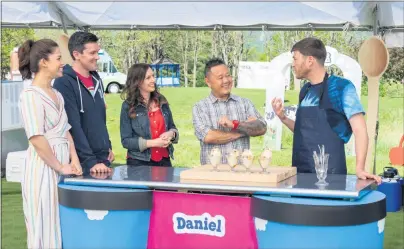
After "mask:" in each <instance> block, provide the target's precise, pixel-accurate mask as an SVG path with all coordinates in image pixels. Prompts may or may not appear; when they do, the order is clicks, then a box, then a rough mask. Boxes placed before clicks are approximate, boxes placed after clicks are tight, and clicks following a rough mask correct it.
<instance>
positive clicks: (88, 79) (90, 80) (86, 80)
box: [76, 72, 94, 92]
mask: <svg viewBox="0 0 404 249" xmlns="http://www.w3.org/2000/svg"><path fill="white" fill-rule="evenodd" d="M76 74H77V77H79V79H80V80H81V82H83V85H85V86H86V87H87V89H88V90H89V91H90V92H92V91H94V82H93V77H92V76H91V74H90V75H89V76H88V77H84V76H83V75H81V74H79V73H78V72H76Z"/></svg>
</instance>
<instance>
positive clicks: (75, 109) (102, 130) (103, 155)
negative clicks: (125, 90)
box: [53, 65, 112, 172]
mask: <svg viewBox="0 0 404 249" xmlns="http://www.w3.org/2000/svg"><path fill="white" fill-rule="evenodd" d="M90 74H91V75H92V76H93V82H94V89H95V91H94V92H95V94H94V96H93V95H92V94H91V92H90V91H89V90H88V89H87V88H86V87H85V86H84V84H83V83H82V82H81V81H80V80H79V78H78V76H77V74H76V72H75V71H74V70H73V68H72V67H71V66H70V65H65V66H64V68H63V76H62V77H60V78H57V79H56V80H55V83H54V84H53V87H54V88H55V89H56V90H58V91H59V92H60V93H61V94H62V95H63V98H64V100H65V109H66V113H67V117H68V119H69V124H70V125H71V126H72V128H71V130H70V133H71V134H72V137H73V141H74V145H75V147H76V151H77V154H78V156H79V159H80V163H81V165H82V167H83V171H84V172H88V171H89V170H90V169H91V168H92V167H93V166H94V165H95V164H97V163H104V164H105V165H107V166H110V162H109V161H108V155H109V149H111V148H112V146H111V141H110V139H109V135H108V130H107V124H106V110H105V101H104V89H103V84H102V81H101V78H100V76H99V75H98V73H97V72H90Z"/></svg>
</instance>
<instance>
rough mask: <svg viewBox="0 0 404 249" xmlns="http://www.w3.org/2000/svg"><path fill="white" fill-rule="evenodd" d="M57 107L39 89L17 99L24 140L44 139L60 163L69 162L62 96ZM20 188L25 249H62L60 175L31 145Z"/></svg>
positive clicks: (59, 95) (25, 93)
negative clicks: (25, 233) (40, 136)
mask: <svg viewBox="0 0 404 249" xmlns="http://www.w3.org/2000/svg"><path fill="white" fill-rule="evenodd" d="M54 91H55V93H56V95H57V99H58V104H59V106H57V104H56V103H55V102H54V101H53V100H52V98H51V97H49V96H48V95H47V94H46V93H45V92H44V91H43V90H42V89H41V88H39V87H37V86H29V87H27V88H26V89H24V90H23V92H22V93H21V95H20V111H21V114H22V118H23V122H24V128H25V132H26V135H27V138H28V139H29V138H31V137H32V136H36V135H42V136H44V137H45V138H46V139H47V140H48V142H49V145H50V147H51V149H52V151H53V153H54V155H55V156H56V158H57V159H58V160H59V161H60V162H61V163H62V164H67V163H69V161H70V153H69V151H70V150H69V142H68V139H67V132H68V130H69V129H70V125H69V124H68V119H67V115H66V112H65V109H64V100H63V97H62V95H61V94H60V93H59V92H57V91H56V90H54ZM21 179H22V180H21V188H22V197H23V209H24V216H25V224H26V229H27V244H28V248H35V249H38V248H43V249H48V248H62V241H61V232H60V219H59V206H58V205H59V203H58V192H57V185H58V179H59V175H58V173H57V172H56V171H55V170H53V169H52V168H51V167H49V166H47V165H46V164H45V162H44V161H43V160H42V159H41V158H40V157H39V155H38V153H37V152H36V151H35V148H34V147H33V145H32V144H31V143H30V144H29V147H28V150H27V157H26V162H25V168H23V170H22V177H21Z"/></svg>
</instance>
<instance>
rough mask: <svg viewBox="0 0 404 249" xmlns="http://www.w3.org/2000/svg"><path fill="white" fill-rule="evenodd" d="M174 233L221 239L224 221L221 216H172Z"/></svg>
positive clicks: (204, 214) (205, 214)
mask: <svg viewBox="0 0 404 249" xmlns="http://www.w3.org/2000/svg"><path fill="white" fill-rule="evenodd" d="M173 227H174V232H175V233H177V234H184V233H187V234H203V235H210V236H216V237H223V236H224V235H225V233H226V220H225V218H224V217H223V216H221V215H216V216H215V217H212V216H211V215H210V214H208V213H203V214H202V215H186V214H183V213H175V214H174V215H173Z"/></svg>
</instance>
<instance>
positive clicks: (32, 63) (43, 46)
mask: <svg viewBox="0 0 404 249" xmlns="http://www.w3.org/2000/svg"><path fill="white" fill-rule="evenodd" d="M57 47H58V44H57V43H56V42H55V41H53V40H50V39H41V40H38V41H33V40H27V41H25V42H24V44H22V46H21V47H20V48H19V49H18V62H19V70H20V73H21V76H22V79H24V80H25V79H32V73H38V72H39V61H40V60H42V59H45V60H48V58H49V55H50V54H52V53H53V52H55V48H57Z"/></svg>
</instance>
